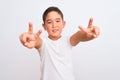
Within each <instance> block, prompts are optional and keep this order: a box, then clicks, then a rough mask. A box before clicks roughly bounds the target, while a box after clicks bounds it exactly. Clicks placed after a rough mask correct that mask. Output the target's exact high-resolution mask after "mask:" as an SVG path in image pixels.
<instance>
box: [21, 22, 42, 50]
mask: <svg viewBox="0 0 120 80" xmlns="http://www.w3.org/2000/svg"><path fill="white" fill-rule="evenodd" d="M40 34H41V31H40V30H39V31H38V32H37V33H33V24H32V23H29V30H28V32H24V33H22V34H21V35H20V37H19V39H20V41H21V43H22V44H23V45H24V46H25V47H27V48H36V47H38V45H39V44H40V41H41V39H40V38H39V35H40Z"/></svg>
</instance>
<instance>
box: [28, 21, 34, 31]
mask: <svg viewBox="0 0 120 80" xmlns="http://www.w3.org/2000/svg"><path fill="white" fill-rule="evenodd" d="M28 32H29V33H33V24H32V23H31V22H29V30H28Z"/></svg>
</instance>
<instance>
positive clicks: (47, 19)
mask: <svg viewBox="0 0 120 80" xmlns="http://www.w3.org/2000/svg"><path fill="white" fill-rule="evenodd" d="M55 20H60V18H55ZM46 21H51V19H47V20H46Z"/></svg>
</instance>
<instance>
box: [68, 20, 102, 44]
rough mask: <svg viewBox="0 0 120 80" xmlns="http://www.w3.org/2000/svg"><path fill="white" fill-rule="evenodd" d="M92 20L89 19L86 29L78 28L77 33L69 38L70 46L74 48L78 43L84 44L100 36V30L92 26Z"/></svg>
mask: <svg viewBox="0 0 120 80" xmlns="http://www.w3.org/2000/svg"><path fill="white" fill-rule="evenodd" d="M92 22H93V19H92V18H90V20H89V24H88V27H87V28H83V27H81V26H79V29H80V30H79V31H77V32H76V33H75V34H73V35H72V36H71V37H70V43H71V45H72V46H76V45H77V44H78V43H79V42H85V41H89V40H92V39H94V38H97V37H98V36H99V34H100V29H99V28H98V27H97V26H93V25H92Z"/></svg>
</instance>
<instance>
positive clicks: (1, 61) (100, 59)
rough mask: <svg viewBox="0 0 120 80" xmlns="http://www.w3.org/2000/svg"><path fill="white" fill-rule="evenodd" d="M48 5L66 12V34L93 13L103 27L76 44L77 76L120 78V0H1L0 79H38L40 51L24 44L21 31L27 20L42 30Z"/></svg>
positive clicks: (99, 79) (88, 79)
mask: <svg viewBox="0 0 120 80" xmlns="http://www.w3.org/2000/svg"><path fill="white" fill-rule="evenodd" d="M49 6H57V7H59V8H60V9H61V10H62V12H63V13H64V17H65V21H66V22H67V24H66V27H65V28H64V31H63V34H64V35H71V34H73V33H74V32H76V31H77V30H78V26H79V25H82V26H84V27H87V24H88V21H89V18H90V17H93V18H94V22H93V24H94V25H97V26H99V27H100V30H101V35H100V36H99V38H97V39H95V40H92V41H89V42H85V43H80V44H79V45H78V46H76V47H74V48H73V52H72V53H73V65H74V73H75V78H76V80H120V36H119V34H120V32H119V30H120V2H119V0H0V80H39V77H40V64H39V62H40V60H39V59H40V58H39V54H38V52H37V51H36V50H35V49H27V48H25V47H24V46H22V45H21V43H20V41H19V35H20V34H21V33H22V32H25V31H28V22H32V23H33V25H34V31H35V32H37V30H38V29H42V30H43V28H42V26H41V24H42V13H43V11H44V10H45V9H46V8H47V7H49ZM44 33H45V31H44V30H43V33H42V35H41V36H45V34H44Z"/></svg>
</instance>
